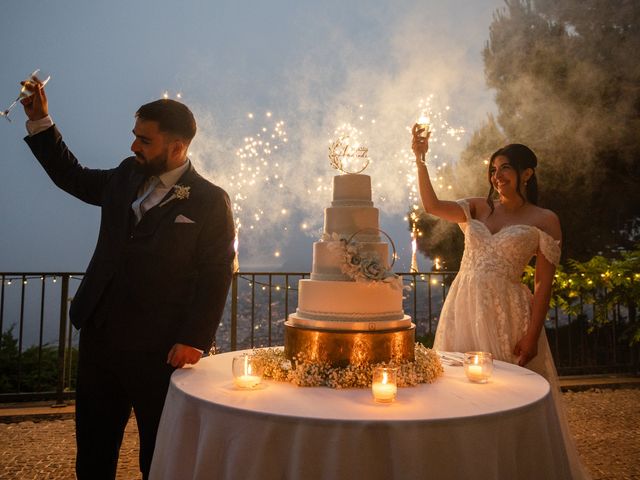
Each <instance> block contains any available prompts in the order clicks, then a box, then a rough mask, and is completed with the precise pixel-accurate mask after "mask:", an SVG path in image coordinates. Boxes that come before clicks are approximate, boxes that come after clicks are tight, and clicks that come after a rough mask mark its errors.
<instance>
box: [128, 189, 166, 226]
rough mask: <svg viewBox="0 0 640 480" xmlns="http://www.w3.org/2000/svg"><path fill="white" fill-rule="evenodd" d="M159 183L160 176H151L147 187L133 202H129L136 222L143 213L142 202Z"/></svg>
mask: <svg viewBox="0 0 640 480" xmlns="http://www.w3.org/2000/svg"><path fill="white" fill-rule="evenodd" d="M159 183H160V178H158V177H151V178H150V179H149V185H147V189H146V190H145V191H144V192H143V193H142V195H140V196H139V197H138V198H137V199H136V201H135V202H133V203H132V204H131V208H132V209H133V213H134V214H135V216H136V224H137V223H138V222H139V221H140V220H142V215H144V212H145V209H144V208H143V206H142V203H143V202H144V201H145V200H146V199H147V197H148V196H149V195H151V193H152V192H153V191H154V190H155V189H156V187H157V186H158V184H159Z"/></svg>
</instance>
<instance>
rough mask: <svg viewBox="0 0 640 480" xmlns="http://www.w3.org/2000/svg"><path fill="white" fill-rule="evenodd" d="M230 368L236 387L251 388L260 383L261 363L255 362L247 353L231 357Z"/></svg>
mask: <svg viewBox="0 0 640 480" xmlns="http://www.w3.org/2000/svg"><path fill="white" fill-rule="evenodd" d="M231 368H232V371H233V382H234V383H235V385H236V386H237V387H238V388H242V389H251V388H255V387H257V386H258V385H260V382H261V381H262V365H261V364H259V363H257V362H255V361H254V359H253V358H251V357H249V355H246V354H245V355H240V356H237V357H233V362H232V365H231Z"/></svg>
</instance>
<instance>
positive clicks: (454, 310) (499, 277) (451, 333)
mask: <svg viewBox="0 0 640 480" xmlns="http://www.w3.org/2000/svg"><path fill="white" fill-rule="evenodd" d="M458 203H459V204H460V206H461V207H462V209H463V210H464V213H465V215H466V217H467V221H466V222H465V223H461V224H460V228H461V229H462V231H463V232H464V236H465V248H464V254H463V256H462V262H461V265H460V271H459V272H458V275H457V276H456V278H455V280H454V281H453V283H452V284H451V288H450V289H449V293H448V295H447V298H446V300H445V303H444V306H443V307H442V312H441V314H440V319H439V321H438V328H437V330H436V337H435V341H434V345H433V348H434V349H436V350H440V351H448V352H468V351H474V350H480V351H484V352H491V353H492V354H493V356H494V358H495V359H496V360H502V361H505V362H509V363H516V360H517V359H516V356H515V355H514V354H513V349H514V347H515V345H516V343H517V342H518V340H520V339H521V338H522V337H523V336H524V334H525V333H526V331H527V328H528V325H529V320H530V318H531V301H532V294H531V291H530V290H529V288H527V286H526V285H524V284H523V283H522V281H521V278H522V272H523V271H524V268H525V267H526V266H527V264H528V263H529V261H530V260H531V258H532V257H533V256H534V255H536V254H542V255H544V257H545V258H546V259H547V260H549V261H550V262H551V263H553V264H554V265H557V264H558V262H559V261H560V247H559V245H558V242H556V241H555V240H554V239H553V237H551V236H550V235H549V234H547V233H545V232H543V231H542V230H540V229H538V228H537V227H535V226H532V225H509V226H507V227H504V228H503V229H502V230H500V231H498V232H496V233H495V234H492V233H491V232H490V231H489V229H488V228H487V226H486V225H485V224H484V223H482V222H481V221H480V220H476V219H473V218H471V213H470V211H469V204H468V203H467V201H466V200H459V201H458ZM527 368H529V369H531V370H533V371H534V372H536V373H539V374H540V375H542V376H543V377H544V378H546V379H547V381H548V382H549V384H550V385H551V392H552V394H553V397H554V401H555V404H556V409H557V411H558V412H557V413H558V416H559V418H560V423H561V426H562V430H563V435H564V438H565V446H566V448H567V454H568V456H569V460H570V463H571V470H572V474H573V477H574V478H589V476H588V474H587V473H586V471H585V469H584V467H583V466H582V465H581V463H580V461H579V457H578V455H577V452H576V449H575V445H574V442H573V439H572V437H571V433H570V432H569V426H568V423H567V420H566V414H565V412H564V404H563V403H562V396H561V392H560V388H559V385H558V375H557V373H556V369H555V365H554V363H553V357H552V356H551V350H550V349H549V343H548V342H547V337H546V335H545V333H544V328H543V329H542V334H541V335H540V339H539V341H538V355H537V356H536V357H535V358H534V359H533V360H532V361H531V362H530V363H529V364H527Z"/></svg>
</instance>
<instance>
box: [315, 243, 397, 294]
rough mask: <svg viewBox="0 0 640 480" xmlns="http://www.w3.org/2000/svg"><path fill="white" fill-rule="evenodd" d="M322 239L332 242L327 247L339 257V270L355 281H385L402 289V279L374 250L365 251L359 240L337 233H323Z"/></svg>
mask: <svg viewBox="0 0 640 480" xmlns="http://www.w3.org/2000/svg"><path fill="white" fill-rule="evenodd" d="M322 240H323V241H331V242H333V243H332V244H331V245H330V246H329V249H330V250H332V251H333V252H334V253H335V254H336V255H339V256H340V257H341V260H342V262H341V264H340V270H341V271H342V273H344V274H345V275H346V276H347V277H349V278H350V279H352V280H354V281H356V282H385V283H388V284H390V285H391V286H392V287H393V288H399V289H402V279H401V278H400V276H398V275H396V274H395V273H393V272H392V271H391V269H390V268H389V267H388V266H387V265H385V264H384V263H383V262H382V259H381V258H380V256H379V255H378V254H377V253H376V252H372V251H366V250H364V249H363V248H362V243H361V242H356V241H355V240H353V236H352V237H351V239H346V238H340V236H339V235H338V234H337V233H334V234H332V235H328V234H325V235H324V236H323V238H322Z"/></svg>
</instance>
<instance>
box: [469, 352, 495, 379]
mask: <svg viewBox="0 0 640 480" xmlns="http://www.w3.org/2000/svg"><path fill="white" fill-rule="evenodd" d="M492 372H493V355H491V353H489V352H467V353H465V354H464V373H465V374H466V375H467V378H468V379H469V380H470V381H471V382H474V383H487V382H488V381H489V377H491V373H492Z"/></svg>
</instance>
